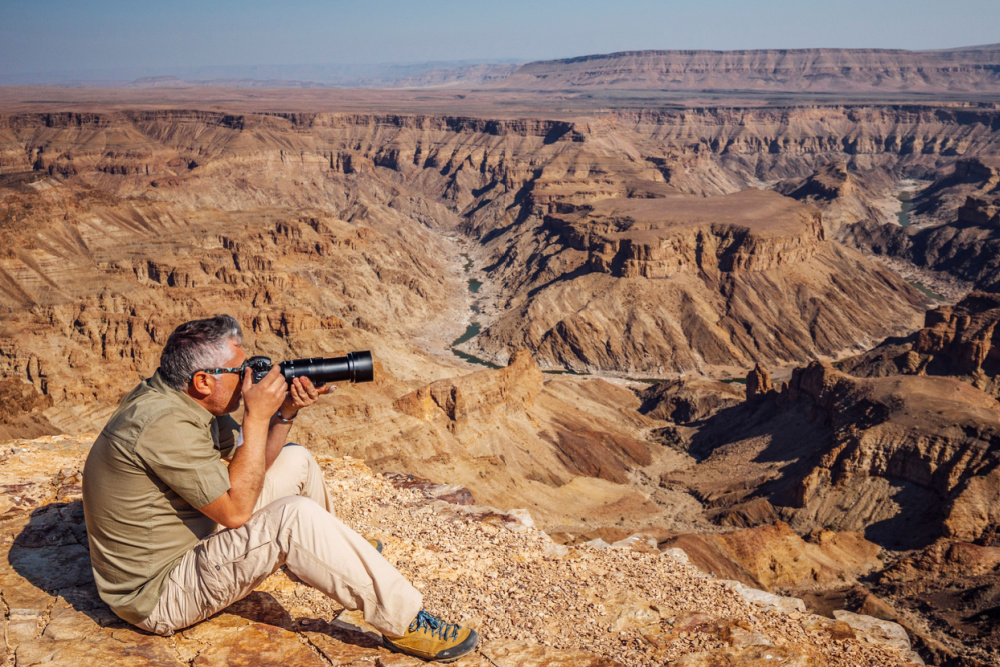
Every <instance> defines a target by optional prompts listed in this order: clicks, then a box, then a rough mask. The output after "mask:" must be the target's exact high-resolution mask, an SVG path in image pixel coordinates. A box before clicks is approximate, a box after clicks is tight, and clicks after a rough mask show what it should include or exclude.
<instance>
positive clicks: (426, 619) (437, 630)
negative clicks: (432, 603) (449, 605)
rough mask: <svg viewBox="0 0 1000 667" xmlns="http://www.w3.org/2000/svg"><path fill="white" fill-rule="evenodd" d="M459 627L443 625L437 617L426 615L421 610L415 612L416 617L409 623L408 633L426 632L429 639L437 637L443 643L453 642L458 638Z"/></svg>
mask: <svg viewBox="0 0 1000 667" xmlns="http://www.w3.org/2000/svg"><path fill="white" fill-rule="evenodd" d="M460 627H461V626H460V625H458V624H457V623H445V622H444V621H442V620H441V619H440V618H438V617H437V616H434V615H433V614H428V613H427V612H426V611H424V610H423V609H421V610H420V611H419V612H417V617H416V618H415V619H413V622H411V623H410V628H409V629H410V632H420V631H421V630H426V631H427V633H428V634H430V636H431V637H437V638H438V639H440V640H443V641H449V640H454V639H456V638H457V637H458V630H459V628H460Z"/></svg>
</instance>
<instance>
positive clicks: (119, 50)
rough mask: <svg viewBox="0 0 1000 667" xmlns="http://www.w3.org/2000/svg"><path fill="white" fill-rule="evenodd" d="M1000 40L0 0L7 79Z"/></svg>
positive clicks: (552, 12)
mask: <svg viewBox="0 0 1000 667" xmlns="http://www.w3.org/2000/svg"><path fill="white" fill-rule="evenodd" d="M994 42H1000V1H998V0H949V1H948V2H945V1H944V0H935V1H928V0H910V1H908V2H904V1H902V0H888V1H883V2H880V1H878V0H868V1H864V2H863V1H859V0H841V1H840V2H820V1H795V2H793V1H791V0H773V1H753V0H742V1H737V0H701V1H700V2H699V1H697V0H689V1H687V2H678V1H674V0H662V1H660V2H652V1H648V0H615V1H614V2H610V1H607V0H605V1H604V2H595V1H593V0H576V1H569V0H552V1H546V0H534V1H525V0H509V1H507V2H501V3H494V4H487V3H479V2H470V1H463V2H458V1H455V0H441V1H438V2H419V1H418V0H410V1H409V2H404V1H400V0H368V1H366V0H357V1H355V2H334V1H328V2H321V1H319V0H298V1H296V0H287V1H286V2H280V3H279V2H261V1H259V0H242V1H240V2H235V1H231V0H201V1H200V2H192V1H189V0H175V1H166V0H160V1H159V2H150V1H149V0H130V1H128V2H124V1H119V0H90V1H88V0H76V1H69V0H0V72H2V73H3V74H6V75H8V76H11V75H21V74H27V73H40V72H52V71H81V70H102V69H123V68H131V69H143V70H144V72H145V73H147V74H148V73H161V74H170V73H172V72H173V71H174V70H176V69H177V68H191V67H200V66H234V65H260V64H267V65H298V64H362V63H415V62H426V61H455V60H500V59H519V60H538V59H548V58H560V57H569V56H576V55H585V54H590V53H606V52H611V51H622V50H630V49H750V48H804V47H883V48H906V49H935V48H948V47H954V46H962V45H974V44H985V43H994Z"/></svg>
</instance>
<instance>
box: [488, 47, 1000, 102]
mask: <svg viewBox="0 0 1000 667" xmlns="http://www.w3.org/2000/svg"><path fill="white" fill-rule="evenodd" d="M494 87H502V88H505V89H516V90H532V91H554V90H579V89H608V88H612V89H622V90H661V91H720V90H732V91H737V90H740V91H765V92H811V93H817V92H832V93H859V92H866V91H872V92H880V93H887V92H906V93H923V92H926V93H935V92H974V93H997V94H1000V45H998V44H991V45H985V46H976V47H963V48H957V49H949V50H945V51H904V50H889V49H781V50H759V51H622V52H619V53H608V54H598V55H589V56H581V57H577V58H566V59H562V60H547V61H540V62H533V63H527V64H524V65H522V66H520V67H518V68H517V70H516V71H514V72H513V73H512V74H511V76H509V77H507V78H506V79H504V80H503V81H502V82H500V83H498V84H494Z"/></svg>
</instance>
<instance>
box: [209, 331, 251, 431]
mask: <svg viewBox="0 0 1000 667" xmlns="http://www.w3.org/2000/svg"><path fill="white" fill-rule="evenodd" d="M229 347H230V349H231V350H232V351H233V356H232V357H231V358H230V359H229V361H227V362H226V364H225V365H226V366H228V367H233V368H235V367H236V366H242V365H243V362H244V361H246V358H247V353H246V351H245V350H244V349H243V346H242V345H239V344H238V343H237V342H236V341H229ZM213 377H214V378H215V389H214V390H213V391H212V401H211V402H212V410H210V412H211V413H212V414H214V415H227V414H229V413H230V412H233V411H235V410H236V409H237V408H239V407H240V400H241V399H242V398H243V394H242V393H241V390H242V388H243V379H242V378H241V377H240V376H239V375H238V374H237V373H221V374H219V375H215V376H213Z"/></svg>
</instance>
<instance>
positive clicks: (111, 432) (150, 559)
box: [83, 372, 239, 623]
mask: <svg viewBox="0 0 1000 667" xmlns="http://www.w3.org/2000/svg"><path fill="white" fill-rule="evenodd" d="M238 431H239V424H237V423H236V421H235V420H233V419H232V418H231V417H229V416H224V417H220V418H218V419H215V418H214V417H213V416H212V415H211V413H209V412H208V410H206V409H205V408H203V407H201V406H200V405H198V404H197V403H195V402H194V401H193V400H192V399H191V398H190V397H188V396H187V395H186V394H184V393H183V392H180V391H177V390H176V389H172V388H170V387H169V386H167V384H166V383H165V382H164V381H163V378H161V377H160V374H159V372H157V373H156V374H155V375H154V376H153V377H151V378H149V379H147V380H144V381H142V382H141V383H139V385H138V386H137V387H136V388H135V389H133V390H132V391H131V393H129V395H128V396H126V397H125V398H124V399H123V400H122V402H121V405H119V406H118V409H117V410H116V411H115V413H114V414H113V415H111V419H109V420H108V423H107V425H106V426H105V427H104V430H103V431H102V432H101V435H100V436H99V437H98V438H97V440H96V441H95V442H94V446H93V448H91V450H90V453H89V454H88V455H87V463H86V464H85V466H84V469H83V510H84V516H85V518H86V521H87V537H88V540H89V542H90V562H91V566H92V567H93V570H94V579H95V580H96V581H97V590H98V592H99V593H100V595H101V599H102V600H104V601H105V602H107V603H108V605H109V606H110V607H111V609H112V610H114V612H115V613H116V614H118V615H119V616H120V617H121V618H123V619H125V620H126V621H128V622H130V623H138V622H140V621H142V620H143V619H145V618H146V617H147V616H149V614H150V613H151V612H152V611H153V607H154V606H155V605H156V602H157V600H158V599H159V597H160V593H161V592H162V590H163V587H164V585H165V584H166V581H167V576H168V575H169V574H170V571H171V570H172V569H173V568H174V566H176V565H177V563H178V561H180V559H181V557H182V556H183V555H184V554H185V553H187V552H188V551H189V550H191V549H192V548H193V547H194V546H195V545H196V544H197V543H198V541H199V540H201V539H202V538H203V537H206V536H207V535H210V534H211V533H212V532H213V531H214V530H215V529H216V528H217V524H216V523H215V522H214V521H212V520H211V519H209V518H208V517H207V516H205V515H204V514H202V513H201V512H199V511H198V509H197V508H199V507H204V506H205V505H207V504H208V503H210V502H212V501H213V500H215V499H216V498H218V497H219V496H221V495H222V494H223V493H225V492H226V491H228V490H229V470H228V469H227V468H226V465H225V464H224V463H223V462H222V458H223V457H225V456H228V455H229V454H230V453H231V452H232V449H233V447H234V444H235V437H236V434H237V432H238Z"/></svg>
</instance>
